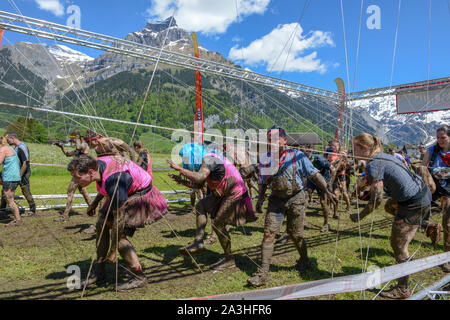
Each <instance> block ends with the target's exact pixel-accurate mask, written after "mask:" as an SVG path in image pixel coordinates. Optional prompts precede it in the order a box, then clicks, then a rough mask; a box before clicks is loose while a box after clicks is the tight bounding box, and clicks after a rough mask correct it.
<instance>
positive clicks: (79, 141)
mask: <svg viewBox="0 0 450 320" xmlns="http://www.w3.org/2000/svg"><path fill="white" fill-rule="evenodd" d="M69 139H70V141H71V142H72V143H73V144H75V149H74V150H72V151H66V150H65V149H64V146H63V145H62V144H61V143H60V142H56V143H54V145H55V146H57V147H59V148H60V149H61V151H62V153H64V155H65V156H66V157H78V156H80V155H82V154H89V146H88V144H87V143H86V141H84V139H83V137H81V134H80V131H78V130H75V131H74V132H72V133H71V134H70V135H69ZM77 189H78V191H79V192H80V193H81V194H82V195H83V197H84V200H85V201H86V203H87V205H88V206H89V205H90V204H91V196H90V194H89V192H88V191H87V190H86V188H82V187H81V186H79V185H77V184H76V183H75V182H74V181H73V179H72V180H71V181H70V183H69V187H68V188H67V201H66V208H65V209H64V212H63V214H62V215H61V216H59V217H57V218H55V221H62V222H65V221H67V220H69V213H70V210H71V209H72V206H73V201H74V198H75V191H76V190H77ZM88 230H89V231H90V232H89V231H88V232H87V233H92V234H93V233H95V228H94V226H93V225H91V227H90V228H89V229H88ZM85 233H86V230H85Z"/></svg>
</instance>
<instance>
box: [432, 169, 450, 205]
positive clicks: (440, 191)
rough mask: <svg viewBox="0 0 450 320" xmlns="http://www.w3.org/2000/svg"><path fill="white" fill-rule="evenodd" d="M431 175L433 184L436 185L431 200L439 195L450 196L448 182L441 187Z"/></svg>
mask: <svg viewBox="0 0 450 320" xmlns="http://www.w3.org/2000/svg"><path fill="white" fill-rule="evenodd" d="M431 176H432V177H433V181H434V184H435V185H436V191H435V192H434V194H433V200H436V199H438V198H439V197H447V198H450V182H448V183H447V185H446V186H444V187H443V186H442V185H441V184H440V182H439V180H438V179H436V177H435V176H433V175H431Z"/></svg>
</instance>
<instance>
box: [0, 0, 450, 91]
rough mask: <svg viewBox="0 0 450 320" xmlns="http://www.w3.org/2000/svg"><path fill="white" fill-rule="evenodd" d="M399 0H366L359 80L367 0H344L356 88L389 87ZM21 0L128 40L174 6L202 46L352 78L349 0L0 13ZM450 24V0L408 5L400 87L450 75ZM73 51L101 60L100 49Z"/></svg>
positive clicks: (45, 2) (60, 3)
mask: <svg viewBox="0 0 450 320" xmlns="http://www.w3.org/2000/svg"><path fill="white" fill-rule="evenodd" d="M399 1H401V0H378V1H375V0H372V1H367V0H365V1H363V15H362V28H361V40H360V46H359V58H358V69H357V74H356V82H355V83H354V72H355V64H356V50H357V39H358V26H359V21H360V8H361V0H343V7H344V17H345V30H346V39H347V51H348V64H349V79H350V83H349V84H347V89H349V90H350V91H354V90H355V91H359V90H365V89H369V88H377V87H385V86H389V84H390V80H391V68H392V60H393V52H394V40H395V32H396V22H397V13H398V6H399ZM14 3H15V4H16V5H17V7H18V8H19V9H20V11H21V12H22V14H24V15H25V16H30V17H34V18H38V19H43V20H48V21H52V22H55V23H60V24H66V20H67V18H68V17H69V15H68V14H66V13H65V10H66V9H67V7H68V6H69V5H71V4H74V5H77V6H79V7H80V9H81V28H82V29H85V30H89V31H93V32H97V33H102V34H106V35H110V36H114V37H119V38H124V37H125V36H126V35H127V34H128V33H130V32H134V31H138V30H141V29H143V28H144V26H145V23H146V21H149V20H155V19H165V18H167V17H168V16H170V15H171V14H172V13H173V12H175V17H176V20H177V22H178V25H179V26H180V27H183V28H184V29H186V30H188V31H196V33H197V37H198V39H199V43H200V45H201V46H202V47H204V48H206V49H208V50H212V51H217V52H220V53H221V54H222V55H224V56H225V57H227V58H230V59H232V60H233V61H235V62H237V63H238V64H240V65H242V66H243V67H246V68H249V69H251V70H253V71H256V72H260V73H264V74H270V75H272V76H275V77H279V78H283V79H288V80H292V81H296V82H300V83H303V84H307V85H311V86H315V87H319V88H323V89H328V90H333V91H334V90H336V87H335V84H334V82H333V80H334V79H335V78H336V77H341V78H343V79H344V81H345V82H346V83H347V72H346V59H345V46H344V36H343V27H342V16H341V1H340V0H310V1H308V0H220V1H219V0H217V1H216V0H146V1H144V0H133V1H122V0H110V1H105V0H96V1H92V0H73V1H67V0H14V1H13V0H3V1H1V3H0V10H3V11H8V12H13V13H17V10H16V8H15V7H14V6H13V4H14ZM430 3H431V4H432V6H431V9H432V10H431V25H429V23H428V21H429V5H430ZM305 4H308V5H307V6H306V11H304V16H303V18H302V20H301V23H300V25H298V21H299V18H300V16H301V15H302V12H303V8H304V7H305ZM371 5H376V6H378V8H379V9H380V15H379V17H380V20H379V21H380V24H381V28H380V29H369V28H368V27H367V20H368V19H369V18H370V17H371V16H372V13H373V11H371V12H370V13H367V12H366V10H367V9H368V7H369V6H371ZM238 13H239V14H238ZM238 16H239V19H238ZM449 30H450V1H449V0H432V1H431V0H408V1H407V0H403V1H401V10H400V20H399V28H398V43H397V48H396V59H395V63H394V73H393V76H392V83H393V84H401V83H407V82H413V81H421V80H426V79H427V74H428V72H429V75H430V78H439V77H445V76H450V59H449V56H450V32H449ZM428 35H430V37H429V36H428ZM289 39H294V41H289ZM16 41H30V42H37V40H36V39H35V38H32V37H29V36H24V35H19V34H15V33H12V32H6V33H5V38H4V42H3V43H5V44H6V43H10V42H12V43H15V42H16ZM41 41H44V40H41ZM428 41H430V45H431V47H430V48H431V50H430V52H431V56H430V65H429V69H428ZM70 47H71V48H73V49H76V50H79V51H82V52H84V53H86V54H88V55H90V56H92V57H96V56H98V55H99V54H101V52H99V51H95V50H91V49H86V48H84V47H76V46H70ZM283 48H284V50H283ZM277 57H279V58H278V60H277V59H276V58H277ZM353 88H354V90H353Z"/></svg>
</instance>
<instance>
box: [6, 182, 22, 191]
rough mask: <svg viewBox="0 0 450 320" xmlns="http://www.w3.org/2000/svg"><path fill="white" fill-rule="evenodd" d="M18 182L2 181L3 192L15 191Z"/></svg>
mask: <svg viewBox="0 0 450 320" xmlns="http://www.w3.org/2000/svg"><path fill="white" fill-rule="evenodd" d="M19 183H20V181H3V191H10V190H11V191H16V189H17V187H18V186H19Z"/></svg>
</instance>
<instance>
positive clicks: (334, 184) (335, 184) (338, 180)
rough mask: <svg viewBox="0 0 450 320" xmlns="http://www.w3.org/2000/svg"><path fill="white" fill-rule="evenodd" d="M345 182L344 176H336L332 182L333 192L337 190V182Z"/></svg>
mask: <svg viewBox="0 0 450 320" xmlns="http://www.w3.org/2000/svg"><path fill="white" fill-rule="evenodd" d="M344 181H345V175H343V174H341V175H338V176H336V178H334V182H333V191H334V190H337V189H339V182H344Z"/></svg>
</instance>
